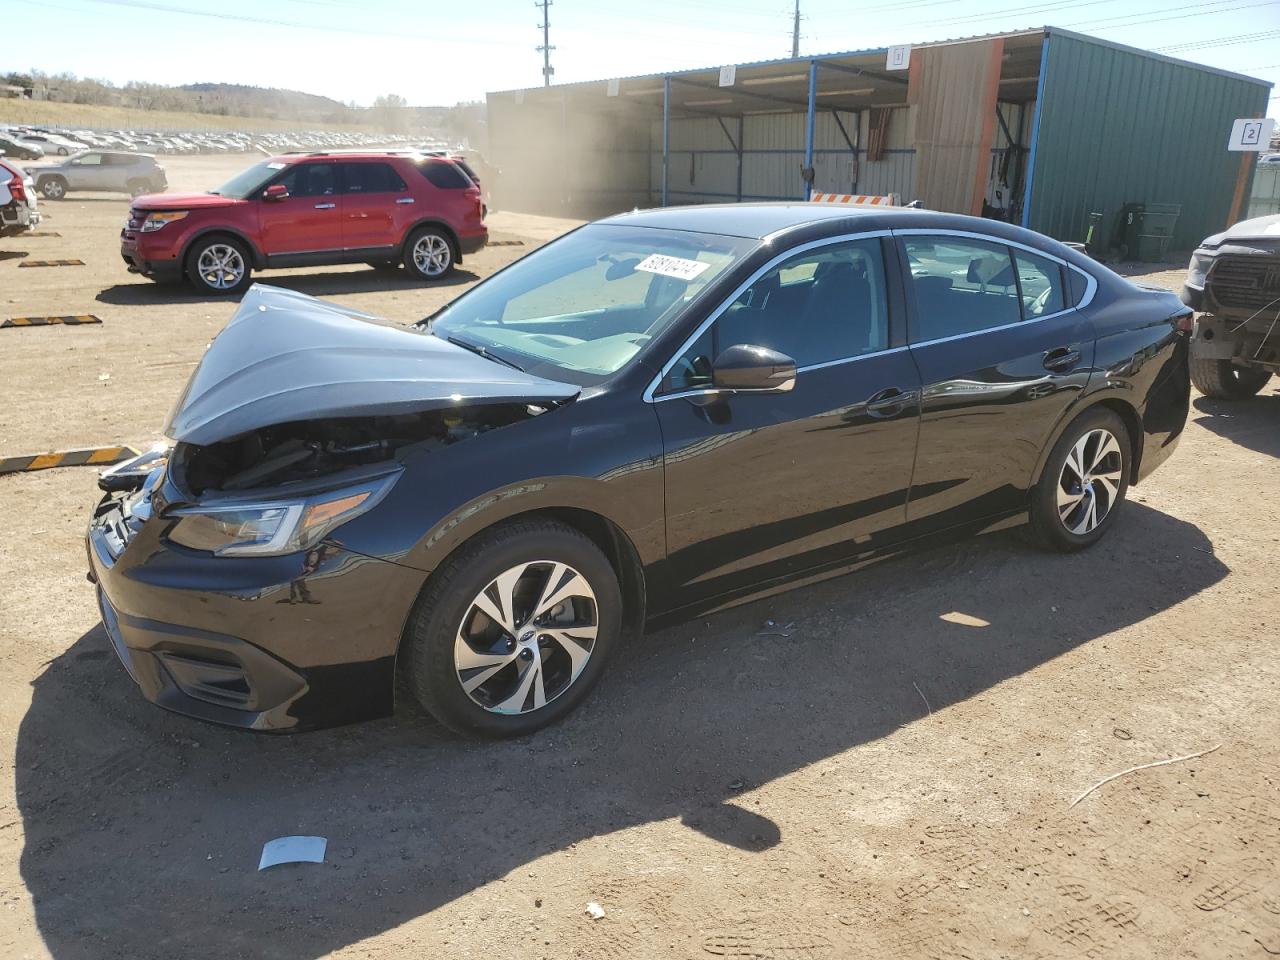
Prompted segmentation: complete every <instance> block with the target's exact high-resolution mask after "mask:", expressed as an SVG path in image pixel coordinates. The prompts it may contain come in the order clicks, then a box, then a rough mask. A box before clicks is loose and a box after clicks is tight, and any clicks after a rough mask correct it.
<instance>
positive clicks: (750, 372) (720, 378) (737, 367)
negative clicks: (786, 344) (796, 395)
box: [711, 343, 796, 393]
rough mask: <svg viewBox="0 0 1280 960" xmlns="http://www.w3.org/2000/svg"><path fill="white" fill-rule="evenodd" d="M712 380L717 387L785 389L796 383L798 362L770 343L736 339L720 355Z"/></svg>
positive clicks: (771, 391) (760, 389)
mask: <svg viewBox="0 0 1280 960" xmlns="http://www.w3.org/2000/svg"><path fill="white" fill-rule="evenodd" d="M711 383H712V385H713V386H714V387H715V388H716V389H717V390H733V391H747V392H755V393H785V392H786V391H788V390H790V389H792V388H793V387H794V386H795V385H796V362H795V361H794V360H793V359H791V358H790V357H788V356H787V355H786V354H785V353H779V352H778V351H777V350H770V349H769V348H768V347H756V346H752V345H751V344H746V343H736V344H734V345H733V346H732V347H728V348H726V349H725V350H724V351H723V352H722V353H721V354H720V356H718V357H716V362H715V363H714V364H712V368H711Z"/></svg>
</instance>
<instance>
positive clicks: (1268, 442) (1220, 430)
mask: <svg viewBox="0 0 1280 960" xmlns="http://www.w3.org/2000/svg"><path fill="white" fill-rule="evenodd" d="M1274 382H1275V381H1272V383H1274ZM1271 387H1272V385H1271V384H1268V385H1267V386H1266V387H1264V388H1263V389H1264V391H1267V390H1270V389H1271ZM1192 406H1193V407H1195V410H1194V411H1193V413H1192V417H1194V419H1195V423H1196V426H1200V427H1204V428H1205V429H1206V430H1209V431H1211V432H1213V433H1216V434H1217V435H1218V436H1220V437H1224V438H1225V439H1227V440H1230V441H1231V442H1232V443H1235V444H1239V445H1240V446H1242V447H1247V448H1248V449H1250V450H1254V451H1257V452H1258V453H1262V454H1266V455H1267V456H1269V457H1280V393H1268V392H1263V393H1261V394H1259V395H1258V396H1256V397H1252V398H1250V399H1248V400H1215V399H1213V398H1212V397H1196V399H1195V401H1194V402H1193V404H1192ZM1197 414H1199V416H1197Z"/></svg>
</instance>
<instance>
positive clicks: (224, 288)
mask: <svg viewBox="0 0 1280 960" xmlns="http://www.w3.org/2000/svg"><path fill="white" fill-rule="evenodd" d="M187 262H188V268H187V278H188V279H189V280H190V281H191V285H192V286H193V287H195V288H196V289H197V290H199V291H200V292H201V293H212V294H215V295H217V296H231V295H233V294H237V293H242V292H243V291H244V290H245V288H246V287H248V286H249V281H250V280H251V279H252V268H251V267H250V265H249V254H248V251H246V250H245V249H244V248H243V247H242V246H241V245H240V244H238V243H237V242H236V241H234V240H231V239H228V238H223V237H214V238H212V239H209V240H200V241H197V243H196V246H195V248H194V249H193V250H192V251H191V255H190V257H189V258H188V261H187Z"/></svg>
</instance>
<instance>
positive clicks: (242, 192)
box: [209, 160, 285, 200]
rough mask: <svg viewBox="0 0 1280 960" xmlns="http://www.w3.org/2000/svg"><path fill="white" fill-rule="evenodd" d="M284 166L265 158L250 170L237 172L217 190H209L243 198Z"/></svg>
mask: <svg viewBox="0 0 1280 960" xmlns="http://www.w3.org/2000/svg"><path fill="white" fill-rule="evenodd" d="M284 168H285V164H283V163H280V162H279V161H277V160H263V161H262V162H261V163H255V164H254V165H253V166H252V167H250V168H249V169H248V170H243V171H241V172H240V173H237V174H236V175H235V176H234V177H232V178H231V179H230V180H228V181H227V182H226V183H224V184H223V185H222V186H220V187H219V188H218V189H217V190H210V191H209V192H210V193H214V194H217V195H218V196H220V197H230V198H231V199H233V200H243V199H244V198H245V197H247V196H249V194H251V193H253V192H254V191H255V190H257V189H259V188H260V187H262V186H263V185H264V184H265V183H266V182H267V181H268V180H270V179H271V178H272V177H274V176H275V175H276V174H277V173H279V172H280V171H281V170H283V169H284Z"/></svg>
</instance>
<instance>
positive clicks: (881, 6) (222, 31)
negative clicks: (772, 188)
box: [0, 0, 1280, 116]
mask: <svg viewBox="0 0 1280 960" xmlns="http://www.w3.org/2000/svg"><path fill="white" fill-rule="evenodd" d="M801 12H802V14H803V20H802V21H801V39H800V52H801V55H805V54H819V53H832V52H837V51H842V50H858V49H868V48H878V47H883V46H887V45H889V44H892V43H913V42H915V43H920V42H925V41H929V40H940V39H946V38H951V37H964V36H972V35H975V34H982V33H993V32H1000V31H1006V30H1013V29H1019V28H1025V27H1040V26H1044V25H1052V26H1058V27H1066V28H1069V29H1072V30H1076V31H1079V32H1081V33H1090V34H1094V35H1096V36H1099V37H1103V38H1105V39H1108V40H1113V41H1116V42H1119V43H1127V44H1130V45H1132V46H1137V47H1142V48H1144V49H1149V50H1157V51H1160V52H1163V53H1167V54H1168V55H1170V56H1177V57H1181V58H1183V59H1188V60H1194V61H1196V62H1199V63H1206V64H1210V65H1212V66H1216V67H1222V68H1224V69H1228V70H1233V71H1236V72H1239V73H1245V74H1249V75H1251V76H1256V77H1261V78H1263V79H1266V80H1270V81H1272V82H1273V83H1275V84H1276V85H1277V89H1276V90H1273V91H1272V99H1271V102H1270V104H1269V107H1270V110H1269V115H1270V116H1280V98H1278V97H1277V96H1276V94H1277V93H1280V0H1040V2H1032V0H899V2H896V3H891V2H889V0H867V2H851V0H801ZM0 14H5V15H3V16H0V23H5V24H7V25H9V27H11V28H12V27H14V26H15V24H16V25H17V26H18V27H19V35H20V36H21V35H26V36H28V37H29V38H31V41H32V42H30V43H23V44H5V45H4V46H3V48H2V49H0V72H7V71H9V70H22V69H26V68H33V67H34V68H36V69H40V70H45V71H48V72H62V71H70V72H72V73H75V74H78V75H80V76H88V77H96V78H100V79H106V80H110V81H112V82H114V83H124V82H126V81H129V80H146V81H152V82H158V83H169V84H181V83H194V82H202V81H213V82H228V83H244V84H251V85H255V86H278V87H288V88H291V89H295V90H304V91H307V92H309V93H319V94H323V95H326V96H330V97H334V98H335V99H338V100H342V101H344V102H345V101H355V102H356V103H359V104H369V103H371V102H372V101H373V99H374V98H375V97H377V96H378V95H380V94H387V93H396V94H399V95H401V96H403V97H405V98H406V99H408V101H409V102H410V103H413V104H423V105H426V104H443V105H447V104H452V103H455V102H459V101H466V100H479V99H483V97H484V94H485V92H486V91H489V90H506V89H512V88H517V87H528V86H536V85H538V84H540V83H541V81H542V77H541V68H542V57H541V54H539V53H538V52H537V51H536V50H535V49H534V48H535V47H536V46H537V45H538V44H540V43H541V41H542V34H541V31H540V30H539V29H538V25H539V24H540V23H541V22H542V21H541V16H542V11H541V6H540V4H535V3H534V2H533V0H465V2H456V0H454V2H440V0H434V2H432V0H425V2H424V0H218V2H217V3H212V4H211V3H200V2H198V0H0ZM791 17H792V0H629V2H620V0H555V2H553V4H552V6H551V8H550V20H551V42H552V44H554V46H555V48H556V49H555V50H554V51H553V53H552V65H553V66H554V67H555V70H556V73H555V80H556V81H557V82H573V81H579V80H595V79H602V78H606V77H613V76H628V75H634V74H647V73H661V72H664V71H671V70H679V69H683V68H688V67H705V66H714V65H719V64H727V63H749V62H752V61H755V60H765V59H773V58H776V57H784V56H788V55H790V51H791ZM24 22H25V23H28V24H30V25H32V26H37V25H39V26H41V27H52V29H40V30H38V31H31V32H26V33H24V31H23V30H22V29H21V25H22V24H23V23H24ZM1162 48H1164V49H1162Z"/></svg>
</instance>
